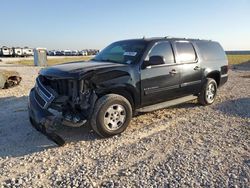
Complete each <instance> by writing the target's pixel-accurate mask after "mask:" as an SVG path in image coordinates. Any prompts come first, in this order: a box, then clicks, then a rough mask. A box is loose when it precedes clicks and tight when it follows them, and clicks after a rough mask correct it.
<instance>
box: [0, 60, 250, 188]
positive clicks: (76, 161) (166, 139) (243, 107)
mask: <svg viewBox="0 0 250 188" xmlns="http://www.w3.org/2000/svg"><path fill="white" fill-rule="evenodd" d="M0 63H1V62H0ZM0 68H5V69H7V70H15V71H18V72H19V73H20V74H21V76H22V77H23V80H22V82H21V84H20V85H19V86H17V87H15V88H11V89H8V90H0V187H140V186H141V187H250V65H249V64H248V65H245V66H243V67H237V69H233V70H230V71H229V81H228V82H227V83H226V85H224V86H223V87H222V88H220V90H219V93H218V96H217V99H216V102H215V103H214V104H213V105H211V106H207V107H203V106H200V105H199V104H197V102H196V101H192V102H188V103H185V104H182V105H178V106H175V107H171V108H167V109H164V110H158V111H155V112H152V113H146V114H142V115H140V116H137V117H135V118H133V120H132V122H131V124H130V126H129V127H128V129H127V130H126V131H125V132H124V133H123V134H121V135H118V136H115V137H112V138H109V139H101V138H100V137H98V136H97V135H96V134H95V133H94V132H93V131H92V130H91V128H89V127H88V126H85V127H81V128H67V127H63V128H62V129H61V130H60V131H59V133H60V135H62V137H64V138H65V139H66V141H67V145H66V146H64V147H57V146H56V145H55V144H54V143H53V142H51V141H50V140H48V139H47V138H46V137H45V136H44V135H42V134H40V133H39V132H37V131H36V130H35V129H33V128H32V127H31V125H30V123H29V119H28V112H27V96H28V94H29V90H30V89H31V88H32V87H33V85H34V81H35V78H36V76H37V73H38V71H39V68H35V67H25V66H18V67H16V66H15V65H12V66H8V67H4V66H2V67H0Z"/></svg>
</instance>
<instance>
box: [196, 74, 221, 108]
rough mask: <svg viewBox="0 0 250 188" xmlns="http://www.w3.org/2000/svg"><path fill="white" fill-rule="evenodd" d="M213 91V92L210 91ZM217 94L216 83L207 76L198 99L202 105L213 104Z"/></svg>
mask: <svg viewBox="0 0 250 188" xmlns="http://www.w3.org/2000/svg"><path fill="white" fill-rule="evenodd" d="M212 91H213V92H212ZM216 95H217V83H216V81H215V80H214V79H212V78H207V79H206V82H205V84H204V85H203V87H202V90H201V93H200V94H199V96H198V101H199V103H200V104H202V105H203V106H207V105H210V104H213V102H214V101H215V97H216Z"/></svg>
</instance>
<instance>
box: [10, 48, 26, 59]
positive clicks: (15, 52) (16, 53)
mask: <svg viewBox="0 0 250 188" xmlns="http://www.w3.org/2000/svg"><path fill="white" fill-rule="evenodd" d="M12 49H13V57H22V56H24V55H23V49H22V48H20V47H13V48H12Z"/></svg>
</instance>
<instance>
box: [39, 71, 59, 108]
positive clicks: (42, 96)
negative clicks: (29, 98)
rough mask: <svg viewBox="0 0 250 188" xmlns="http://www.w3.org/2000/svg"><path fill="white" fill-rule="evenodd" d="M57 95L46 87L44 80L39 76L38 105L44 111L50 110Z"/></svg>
mask: <svg viewBox="0 0 250 188" xmlns="http://www.w3.org/2000/svg"><path fill="white" fill-rule="evenodd" d="M54 98H55V95H54V94H53V92H52V91H50V89H49V88H47V87H46V85H44V83H43V80H42V79H41V77H40V76H39V77H38V78H37V79H36V85H35V99H36V101H37V103H38V104H39V105H40V106H41V107H42V108H44V109H46V108H48V106H49V105H50V103H51V102H52V101H53V100H54Z"/></svg>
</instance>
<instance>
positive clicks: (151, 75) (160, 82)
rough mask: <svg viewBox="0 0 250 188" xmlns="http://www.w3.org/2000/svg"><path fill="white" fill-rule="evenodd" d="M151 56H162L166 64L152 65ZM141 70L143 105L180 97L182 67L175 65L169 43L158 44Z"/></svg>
mask: <svg viewBox="0 0 250 188" xmlns="http://www.w3.org/2000/svg"><path fill="white" fill-rule="evenodd" d="M151 56H162V57H163V59H164V63H163V64H160V65H150V61H149V59H150V57H151ZM143 63H144V66H142V67H145V68H143V69H142V70H141V99H142V100H141V104H142V106H147V105H151V104H155V103H159V102H163V101H166V100H170V99H174V98H177V97H178V96H179V95H180V72H181V66H180V65H178V64H176V63H175V58H174V55H173V49H172V46H171V44H170V42H168V41H163V42H157V43H156V44H155V45H154V46H153V47H152V49H151V50H150V51H149V53H148V55H147V57H146V58H145V60H144V62H143Z"/></svg>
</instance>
